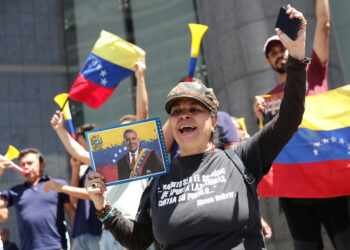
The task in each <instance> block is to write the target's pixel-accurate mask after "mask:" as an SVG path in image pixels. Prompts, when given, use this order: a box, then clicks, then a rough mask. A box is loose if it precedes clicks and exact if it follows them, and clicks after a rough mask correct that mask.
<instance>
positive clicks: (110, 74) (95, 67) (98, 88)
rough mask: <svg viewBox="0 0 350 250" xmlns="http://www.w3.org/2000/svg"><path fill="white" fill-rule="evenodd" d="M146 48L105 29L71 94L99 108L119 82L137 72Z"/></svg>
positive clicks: (70, 96) (76, 98)
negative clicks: (136, 68) (137, 65)
mask: <svg viewBox="0 0 350 250" xmlns="http://www.w3.org/2000/svg"><path fill="white" fill-rule="evenodd" d="M144 55H145V52H144V51H143V50H142V49H141V48H139V47H137V46H136V45H134V44H132V43H129V42H127V41H125V40H123V39H121V38H120V37H118V36H116V35H114V34H112V33H109V32H107V31H104V30H102V31H101V34H100V37H99V39H98V40H97V42H96V43H95V45H94V48H93V49H92V51H91V53H90V55H89V57H88V59H87V60H86V62H85V65H84V67H83V68H82V69H81V71H80V73H79V75H78V77H77V78H76V80H75V81H74V84H73V86H72V88H71V90H70V91H69V98H71V99H72V100H75V101H78V102H84V103H85V104H86V105H88V106H89V107H91V108H94V109H97V108H99V107H100V106H101V105H102V104H103V103H104V102H105V101H106V100H107V99H108V98H109V96H110V95H111V94H112V93H113V91H114V90H115V88H116V87H117V86H118V84H119V82H120V81H121V80H122V79H124V78H126V77H128V76H130V75H131V74H132V73H133V72H134V70H135V69H134V63H135V62H137V61H140V60H142V58H143V56H144Z"/></svg>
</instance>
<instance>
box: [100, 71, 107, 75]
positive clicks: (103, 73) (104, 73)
mask: <svg viewBox="0 0 350 250" xmlns="http://www.w3.org/2000/svg"><path fill="white" fill-rule="evenodd" d="M100 75H101V76H102V77H104V76H105V75H107V72H106V70H104V69H103V70H101V72H100Z"/></svg>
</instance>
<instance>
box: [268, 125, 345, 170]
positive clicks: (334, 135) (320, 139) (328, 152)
mask: <svg viewBox="0 0 350 250" xmlns="http://www.w3.org/2000/svg"><path fill="white" fill-rule="evenodd" d="M348 159H350V127H346V128H341V129H336V130H330V131H315V130H310V129H306V128H299V130H298V132H296V133H295V134H294V136H293V137H292V139H291V140H290V141H289V143H288V144H287V145H286V146H285V147H284V148H283V150H282V152H281V153H280V154H279V155H278V157H277V158H276V160H275V161H274V162H275V163H285V164H295V163H311V162H321V161H328V160H348Z"/></svg>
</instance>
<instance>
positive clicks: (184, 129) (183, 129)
mask: <svg viewBox="0 0 350 250" xmlns="http://www.w3.org/2000/svg"><path fill="white" fill-rule="evenodd" d="M196 129H197V128H196V127H194V126H181V127H180V128H179V131H180V133H181V134H182V135H186V134H190V133H192V132H193V131H195V130H196Z"/></svg>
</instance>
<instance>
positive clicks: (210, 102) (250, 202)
mask: <svg viewBox="0 0 350 250" xmlns="http://www.w3.org/2000/svg"><path fill="white" fill-rule="evenodd" d="M287 14H289V15H290V18H301V19H302V25H301V29H300V31H299V35H298V38H297V40H296V41H293V40H290V39H289V38H288V37H287V36H286V35H285V34H283V33H282V31H281V30H277V32H278V34H279V35H280V38H281V41H282V43H283V44H284V46H285V47H287V48H288V50H289V52H290V57H289V59H288V65H287V72H288V74H289V75H288V78H287V84H286V88H285V97H284V99H283V101H282V105H281V110H283V112H281V115H279V116H277V117H276V118H275V119H274V120H273V121H272V122H271V123H270V124H269V125H267V126H265V127H264V128H263V129H262V130H260V131H259V132H258V133H257V134H255V135H254V136H253V137H251V138H250V139H248V140H246V141H244V142H241V143H240V144H238V145H237V146H236V147H234V149H228V150H227V151H223V150H220V149H216V148H215V146H214V144H213V143H212V140H211V138H212V134H213V132H214V128H215V126H216V123H217V111H218V101H217V99H216V97H215V94H214V92H213V91H212V90H211V89H209V88H207V87H205V85H202V84H200V85H199V84H198V83H196V82H182V83H179V84H178V85H177V86H176V87H175V88H173V89H172V91H171V92H170V93H169V94H168V97H167V100H166V103H165V110H166V112H167V113H168V114H169V127H170V129H171V132H172V135H173V136H174V138H175V140H176V142H177V144H178V145H179V147H180V150H181V154H180V156H179V157H177V159H176V160H175V161H173V162H172V163H171V166H170V171H169V174H167V175H162V176H157V177H155V178H154V179H153V180H152V182H151V183H150V185H149V186H148V187H147V188H146V190H145V191H144V193H143V195H142V198H141V203H140V206H139V209H138V214H137V217H136V219H135V220H129V219H126V218H125V217H123V216H122V214H121V213H120V212H119V211H118V210H117V209H115V208H113V207H112V206H111V205H110V204H109V203H108V202H107V200H106V198H105V196H104V192H105V190H106V188H105V185H104V182H103V179H102V176H101V175H100V174H99V173H92V174H91V175H90V176H89V178H88V181H87V182H86V188H87V190H88V192H89V195H90V197H91V199H92V201H93V202H94V204H95V206H96V209H97V210H98V217H99V219H100V220H101V221H102V222H103V225H104V227H105V228H106V229H108V230H110V231H111V233H112V234H113V235H114V237H115V238H116V239H117V240H118V241H119V242H121V243H122V244H123V245H124V246H125V247H127V248H130V249H144V248H146V247H147V246H149V244H151V242H152V241H153V240H154V238H155V239H156V240H157V241H158V242H159V243H160V246H161V248H163V249H191V248H195V249H265V242H264V238H263V234H262V229H261V220H260V209H259V201H258V198H257V191H256V185H257V184H258V183H259V181H260V180H261V178H262V177H263V175H264V174H266V173H267V172H268V171H269V169H270V167H271V164H272V162H273V160H274V159H275V157H276V156H277V155H278V153H279V152H280V151H281V149H282V148H283V146H284V145H285V144H286V143H287V142H288V140H289V139H290V138H291V137H292V135H293V133H294V132H295V131H296V130H297V129H298V125H299V124H300V122H301V120H302V115H303V112H304V100H305V92H306V89H305V86H306V71H305V68H306V61H305V60H304V58H305V35H306V20H305V19H304V17H303V15H302V13H300V12H298V11H297V10H295V9H294V8H292V7H290V6H288V10H287ZM265 145H273V146H271V147H266V146H265ZM241 171H242V172H241ZM243 172H244V173H245V174H243ZM248 172H250V173H249V174H248ZM243 176H244V177H243Z"/></svg>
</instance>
